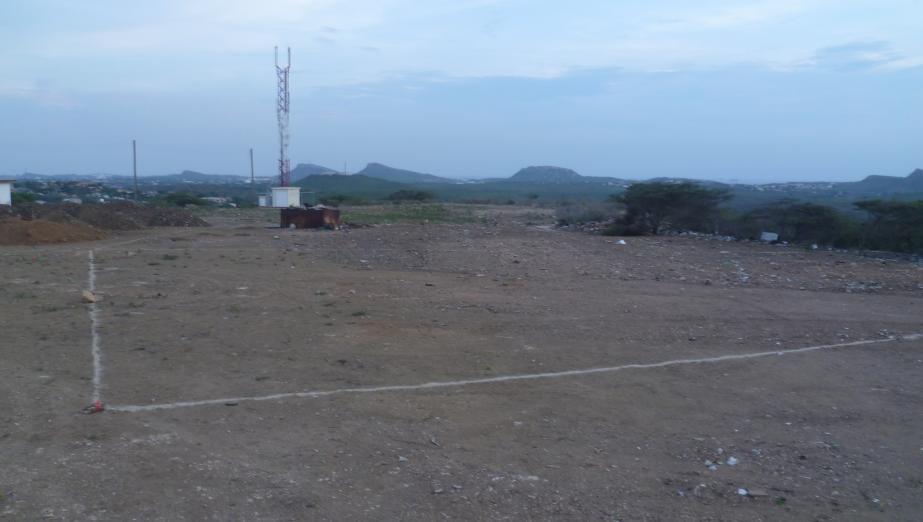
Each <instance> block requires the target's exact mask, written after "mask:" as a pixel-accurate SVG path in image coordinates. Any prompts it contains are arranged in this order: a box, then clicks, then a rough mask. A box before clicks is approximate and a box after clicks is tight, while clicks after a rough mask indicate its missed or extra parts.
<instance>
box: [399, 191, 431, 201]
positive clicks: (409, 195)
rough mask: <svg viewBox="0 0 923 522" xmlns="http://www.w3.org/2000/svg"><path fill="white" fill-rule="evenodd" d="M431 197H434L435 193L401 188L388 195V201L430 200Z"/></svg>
mask: <svg viewBox="0 0 923 522" xmlns="http://www.w3.org/2000/svg"><path fill="white" fill-rule="evenodd" d="M433 199H436V195H435V194H433V193H432V192H429V191H427V190H407V189H402V190H398V191H397V192H395V193H393V194H391V195H390V196H388V200H389V201H430V200H433Z"/></svg>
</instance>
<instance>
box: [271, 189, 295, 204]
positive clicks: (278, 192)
mask: <svg viewBox="0 0 923 522" xmlns="http://www.w3.org/2000/svg"><path fill="white" fill-rule="evenodd" d="M272 206H274V207H276V208H290V207H300V206H301V187H272Z"/></svg>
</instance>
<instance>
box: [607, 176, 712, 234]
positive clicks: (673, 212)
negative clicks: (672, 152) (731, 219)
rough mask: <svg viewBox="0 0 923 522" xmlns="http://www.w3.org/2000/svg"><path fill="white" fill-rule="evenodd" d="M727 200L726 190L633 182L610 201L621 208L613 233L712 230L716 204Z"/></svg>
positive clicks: (687, 185) (688, 183) (689, 185)
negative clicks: (665, 229) (622, 210)
mask: <svg viewBox="0 0 923 522" xmlns="http://www.w3.org/2000/svg"><path fill="white" fill-rule="evenodd" d="M728 199H730V195H729V194H728V193H727V191H726V190H722V189H709V188H705V187H703V186H701V185H698V184H696V183H691V182H688V181H684V182H679V183H665V182H653V183H635V184H634V185H632V186H630V187H628V189H627V190H626V191H625V192H624V193H622V194H621V195H618V196H613V197H612V200H613V201H615V202H616V203H619V204H620V205H622V206H623V207H624V214H623V215H622V216H621V217H620V218H619V219H618V221H616V223H615V225H613V230H612V231H611V232H612V233H614V234H619V235H644V234H653V235H655V236H656V235H657V234H659V233H660V232H661V230H663V229H664V228H665V227H669V228H673V229H682V230H695V231H699V232H708V231H712V230H714V228H715V222H716V220H717V217H718V205H720V204H721V203H723V202H725V201H727V200H728Z"/></svg>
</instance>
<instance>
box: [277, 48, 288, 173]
mask: <svg viewBox="0 0 923 522" xmlns="http://www.w3.org/2000/svg"><path fill="white" fill-rule="evenodd" d="M291 70H292V48H291V47H289V48H288V62H287V63H286V64H285V65H284V66H280V65H279V48H278V47H276V78H277V80H278V84H279V88H278V98H277V99H276V116H277V117H278V119H279V184H280V186H283V187H287V186H289V185H290V184H291V180H292V170H291V165H290V164H289V160H288V114H289V100H290V97H289V89H288V87H289V77H290V74H291Z"/></svg>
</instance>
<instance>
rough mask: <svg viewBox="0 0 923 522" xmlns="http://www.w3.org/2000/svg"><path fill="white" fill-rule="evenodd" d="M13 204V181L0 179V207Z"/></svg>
mask: <svg viewBox="0 0 923 522" xmlns="http://www.w3.org/2000/svg"><path fill="white" fill-rule="evenodd" d="M12 204H13V180H11V179H0V205H12Z"/></svg>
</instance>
